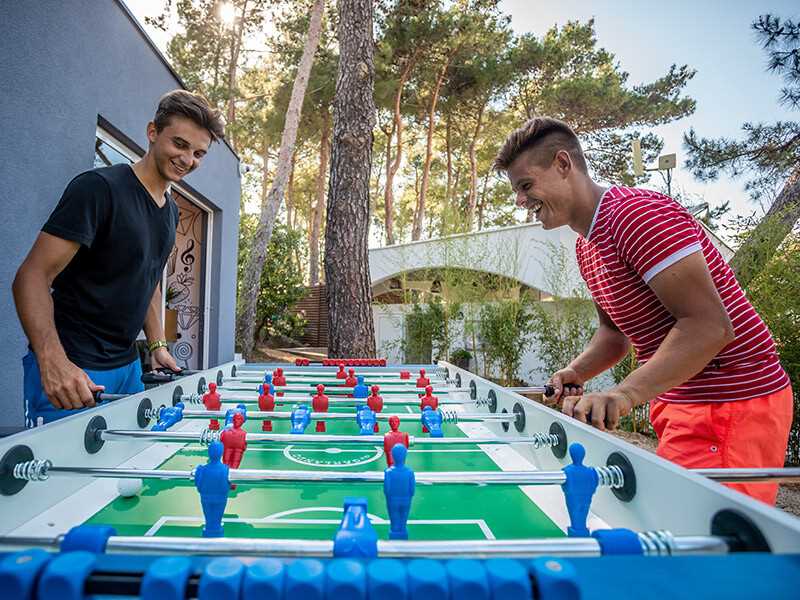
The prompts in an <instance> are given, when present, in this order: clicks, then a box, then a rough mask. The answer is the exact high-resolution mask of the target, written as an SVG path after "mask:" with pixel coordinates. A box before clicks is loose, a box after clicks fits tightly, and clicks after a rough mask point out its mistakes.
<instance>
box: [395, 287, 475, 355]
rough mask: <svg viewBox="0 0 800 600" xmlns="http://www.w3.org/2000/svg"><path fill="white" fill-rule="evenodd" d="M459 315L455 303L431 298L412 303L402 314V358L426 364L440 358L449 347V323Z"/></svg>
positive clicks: (451, 325) (459, 310) (450, 338)
mask: <svg viewBox="0 0 800 600" xmlns="http://www.w3.org/2000/svg"><path fill="white" fill-rule="evenodd" d="M460 317H461V309H460V306H459V305H458V304H447V303H444V302H442V300H441V299H439V298H435V297H434V298H433V299H431V301H429V302H428V303H427V304H419V303H416V302H415V303H414V305H413V306H412V307H411V312H410V313H408V314H407V315H406V320H405V323H406V335H405V338H404V340H403V342H402V344H401V345H402V350H403V353H404V354H405V360H406V362H409V363H420V364H427V363H429V362H431V359H434V358H435V359H438V358H444V357H446V356H447V355H448V353H449V351H450V346H451V344H452V337H453V324H454V322H455V321H456V320H457V319H458V318H460Z"/></svg>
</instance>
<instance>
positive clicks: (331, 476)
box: [14, 460, 624, 488]
mask: <svg viewBox="0 0 800 600" xmlns="http://www.w3.org/2000/svg"><path fill="white" fill-rule="evenodd" d="M18 467H22V468H21V469H20V470H19V471H18ZM592 468H593V469H594V470H595V471H596V472H597V474H598V480H599V482H598V487H611V488H619V487H622V486H623V484H624V478H623V475H622V471H621V470H619V469H618V468H615V467H592ZM52 475H84V476H88V477H98V478H114V479H132V478H145V479H173V480H174V479H179V480H181V479H184V480H192V479H194V471H193V470H192V471H174V470H160V469H120V468H118V467H82V466H54V465H53V464H52V462H50V461H49V460H33V461H28V462H27V463H22V465H17V467H15V468H14V476H15V477H16V478H18V479H26V480H28V481H44V480H46V479H48V478H49V477H50V476H52ZM228 478H229V479H230V481H231V482H233V483H239V482H250V483H253V482H256V483H261V482H276V481H284V482H292V483H295V482H298V481H311V482H324V483H383V479H384V473H383V472H382V471H361V472H339V473H331V472H328V471H310V470H309V471H306V470H303V471H298V470H290V469H285V470H284V469H231V470H230V471H229V472H228ZM415 479H416V482H417V483H418V484H443V483H447V484H467V485H487V484H502V485H562V484H563V483H565V482H566V480H567V475H566V473H565V472H564V471H419V472H417V473H415Z"/></svg>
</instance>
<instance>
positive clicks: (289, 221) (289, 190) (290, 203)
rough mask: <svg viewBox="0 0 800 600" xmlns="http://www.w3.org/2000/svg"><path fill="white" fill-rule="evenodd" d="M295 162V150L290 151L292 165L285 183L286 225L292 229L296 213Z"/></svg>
mask: <svg viewBox="0 0 800 600" xmlns="http://www.w3.org/2000/svg"><path fill="white" fill-rule="evenodd" d="M296 162H297V152H293V153H292V167H291V168H290V169H289V182H288V183H287V184H286V225H287V226H288V227H289V229H294V219H293V217H294V215H295V214H296V213H297V211H296V210H295V206H294V166H295V164H296Z"/></svg>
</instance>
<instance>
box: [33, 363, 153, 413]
mask: <svg viewBox="0 0 800 600" xmlns="http://www.w3.org/2000/svg"><path fill="white" fill-rule="evenodd" d="M22 368H23V370H24V372H25V384H24V393H25V427H36V426H37V425H43V424H45V423H50V422H51V421H56V420H58V419H63V418H64V417H69V416H70V415H75V414H78V413H79V412H81V411H82V410H86V409H75V410H63V409H58V408H56V407H54V406H53V405H52V404H50V401H49V400H48V399H47V396H45V394H44V390H43V389H42V376H41V374H40V373H39V363H38V362H37V360H36V355H35V354H34V353H33V352H28V353H27V354H26V355H25V356H24V357H23V358H22ZM84 372H85V373H86V374H87V375H88V376H89V378H90V379H91V380H92V381H93V382H95V383H96V384H97V385H103V386H105V388H106V389H105V391H106V393H108V394H135V393H137V392H141V391H144V384H143V383H142V365H141V363H140V362H139V359H138V358H137V359H136V360H134V361H133V362H132V363H130V364H127V365H124V366H122V367H117V368H116V369H109V370H107V371H95V370H92V369H84Z"/></svg>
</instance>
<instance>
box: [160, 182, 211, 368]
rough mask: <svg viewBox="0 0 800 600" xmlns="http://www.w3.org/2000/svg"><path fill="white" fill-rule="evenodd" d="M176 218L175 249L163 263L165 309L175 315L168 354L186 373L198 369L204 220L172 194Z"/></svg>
mask: <svg viewBox="0 0 800 600" xmlns="http://www.w3.org/2000/svg"><path fill="white" fill-rule="evenodd" d="M172 197H173V198H174V200H175V202H176V204H177V205H178V209H179V210H180V216H179V218H178V229H177V231H176V234H175V247H174V248H173V249H172V252H171V253H170V255H169V258H168V259H167V266H166V275H167V288H168V289H169V288H171V289H172V294H171V295H172V298H171V300H170V302H169V307H168V308H171V309H174V310H175V311H176V312H177V340H176V341H175V342H174V343H173V344H172V347H171V352H172V355H173V356H174V357H175V360H176V361H178V364H179V365H180V366H181V367H183V368H186V369H200V368H202V366H203V365H202V361H203V357H202V353H203V326H204V323H203V320H204V319H203V304H202V303H203V301H204V299H203V288H204V277H205V271H204V264H203V262H204V260H205V255H204V251H203V250H204V248H205V242H206V239H205V237H206V230H205V222H206V216H205V213H204V212H203V210H202V209H200V208H199V207H198V206H196V205H195V204H193V203H192V202H191V201H190V200H188V199H187V198H185V197H184V196H182V195H181V194H179V193H177V192H176V191H174V190H173V192H172Z"/></svg>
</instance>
